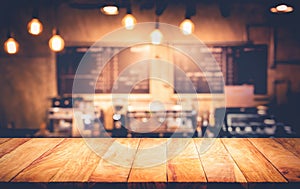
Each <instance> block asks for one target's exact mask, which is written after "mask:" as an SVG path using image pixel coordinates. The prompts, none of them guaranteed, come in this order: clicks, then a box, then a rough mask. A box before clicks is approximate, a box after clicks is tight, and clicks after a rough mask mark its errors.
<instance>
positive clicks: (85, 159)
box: [50, 138, 112, 182]
mask: <svg viewBox="0 0 300 189" xmlns="http://www.w3.org/2000/svg"><path fill="white" fill-rule="evenodd" d="M81 140H86V139H81ZM87 140H88V143H86V141H84V143H82V144H81V145H80V147H79V150H78V151H77V152H73V156H72V157H71V158H70V159H69V161H68V162H67V163H66V164H65V165H64V166H63V167H61V168H60V170H59V171H58V172H57V173H56V174H55V176H54V177H52V178H51V179H50V181H51V182H87V181H88V179H89V177H90V176H91V174H92V172H93V171H94V169H95V168H96V166H97V165H98V163H99V161H100V156H99V155H97V153H100V154H101V153H103V152H104V151H106V150H107V148H108V147H109V146H110V143H111V141H112V139H106V140H105V139H101V138H90V139H87ZM72 143H73V140H70V141H69V145H72ZM91 146H93V147H92V148H91ZM95 152H97V153H95Z"/></svg>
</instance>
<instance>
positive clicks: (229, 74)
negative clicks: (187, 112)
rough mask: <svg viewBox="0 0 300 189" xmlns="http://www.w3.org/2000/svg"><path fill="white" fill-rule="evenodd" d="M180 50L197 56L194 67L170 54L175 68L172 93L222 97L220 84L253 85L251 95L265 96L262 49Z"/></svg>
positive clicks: (258, 47) (186, 58) (263, 47)
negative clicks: (206, 94) (196, 52)
mask: <svg viewBox="0 0 300 189" xmlns="http://www.w3.org/2000/svg"><path fill="white" fill-rule="evenodd" d="M184 48H185V49H187V50H188V51H189V52H193V51H198V52H200V54H201V55H199V59H198V60H197V61H198V62H197V65H196V64H195V63H194V62H193V61H192V60H191V59H190V58H188V57H187V56H184V55H183V54H180V53H174V58H173V59H174V63H175V64H176V66H177V68H176V69H175V70H174V82H175V83H174V86H175V90H174V92H177V93H179V92H180V93H194V92H197V93H223V90H224V86H223V85H224V84H225V85H243V84H250V85H254V93H255V94H266V93H267V46H266V45H253V44H252V45H238V46H209V47H208V48H203V47H199V46H198V47H197V46H185V47H184ZM201 48H202V49H204V50H203V52H201ZM199 49H200V50H199ZM206 51H208V52H206ZM191 85H192V87H191Z"/></svg>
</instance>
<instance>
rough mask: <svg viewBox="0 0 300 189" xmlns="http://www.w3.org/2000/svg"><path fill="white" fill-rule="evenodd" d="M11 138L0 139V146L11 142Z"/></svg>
mask: <svg viewBox="0 0 300 189" xmlns="http://www.w3.org/2000/svg"><path fill="white" fill-rule="evenodd" d="M10 139H11V138H0V144H2V143H4V142H6V141H8V140H10Z"/></svg>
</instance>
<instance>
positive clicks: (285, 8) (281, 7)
mask: <svg viewBox="0 0 300 189" xmlns="http://www.w3.org/2000/svg"><path fill="white" fill-rule="evenodd" d="M293 10H294V8H293V7H291V6H288V5H285V4H281V5H277V6H276V7H272V8H270V11H271V12H273V13H288V12H292V11H293Z"/></svg>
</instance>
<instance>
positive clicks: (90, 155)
mask: <svg viewBox="0 0 300 189" xmlns="http://www.w3.org/2000/svg"><path fill="white" fill-rule="evenodd" d="M209 140H210V139H182V138H177V139H174V138H173V139H167V138H164V139H158V138H143V139H138V138H133V139H127V138H119V139H112V138H106V139H104V138H88V139H82V138H69V139H63V138H59V139H57V138H56V139H55V138H36V139H22V138H20V139H17V138H15V139H7V140H6V139H5V140H2V142H3V143H1V144H0V153H1V154H2V157H1V158H0V188H15V187H21V188H26V187H27V188H49V189H50V188H91V189H96V188H116V187H117V188H124V189H125V188H126V189H128V188H129V189H131V188H169V189H173V188H208V189H212V188H239V189H240V188H262V189H266V188H272V189H273V188H295V189H298V188H299V187H300V180H299V178H300V170H299V168H300V158H299V154H298V153H299V152H298V150H299V143H300V139H238V138H235V139H233V138H230V139H214V140H212V141H213V142H208V143H207V144H211V146H210V147H209V148H205V147H203V144H206V143H205V141H209Z"/></svg>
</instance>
